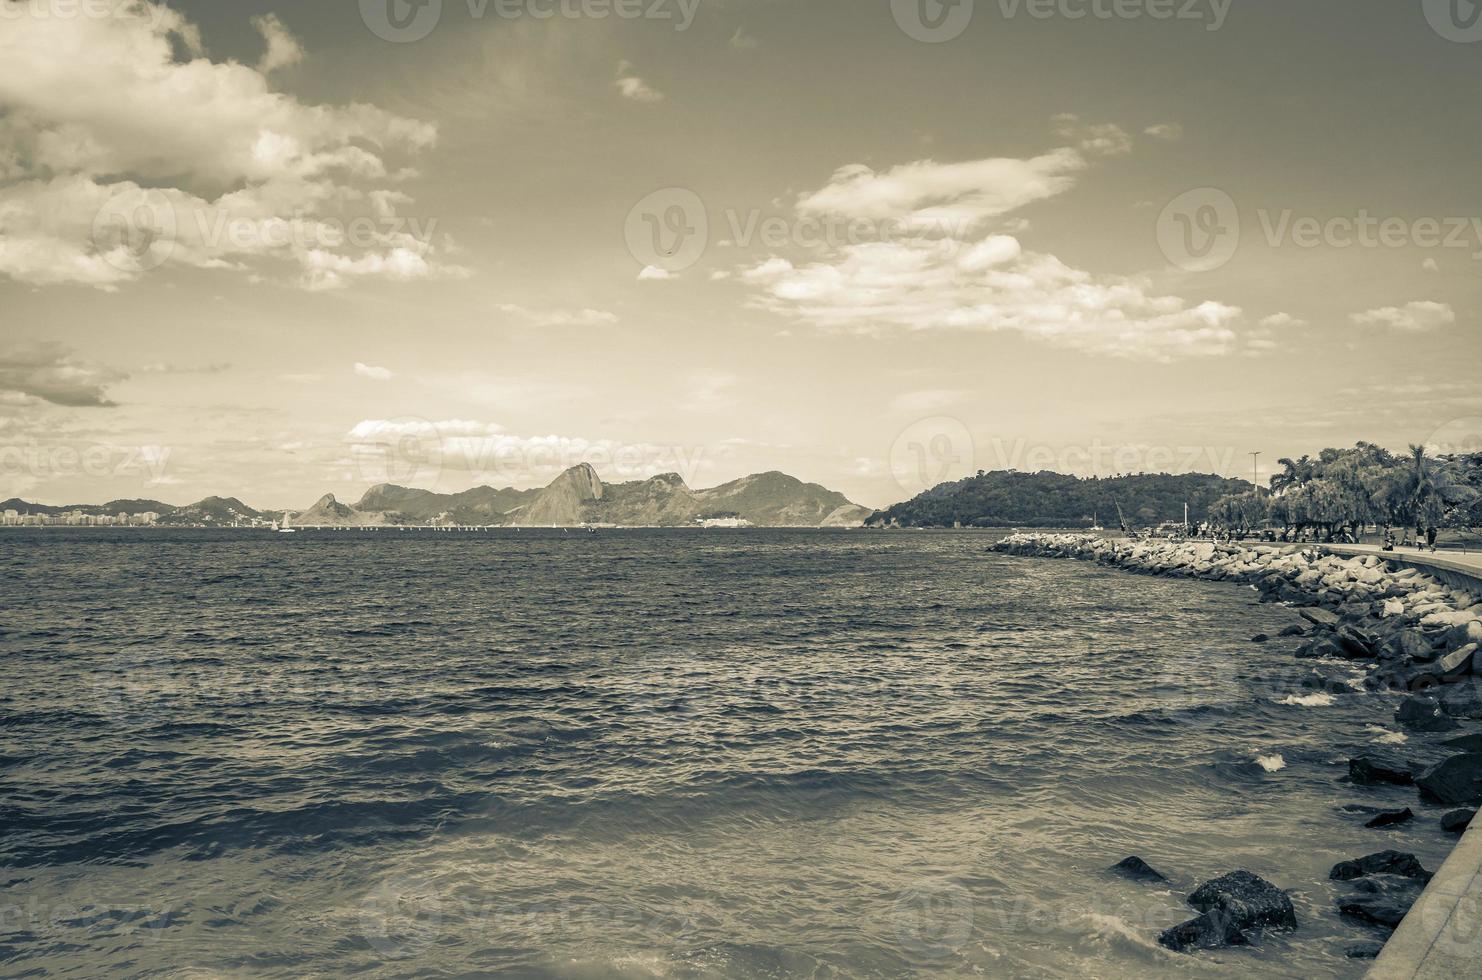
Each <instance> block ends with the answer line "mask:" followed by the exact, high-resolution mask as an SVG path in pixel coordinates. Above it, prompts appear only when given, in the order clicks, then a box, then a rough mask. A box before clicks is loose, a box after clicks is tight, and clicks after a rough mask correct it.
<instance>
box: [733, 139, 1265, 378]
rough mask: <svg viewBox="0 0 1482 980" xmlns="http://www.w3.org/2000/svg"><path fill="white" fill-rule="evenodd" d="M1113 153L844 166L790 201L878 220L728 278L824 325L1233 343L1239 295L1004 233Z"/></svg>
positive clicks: (1119, 345)
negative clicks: (1174, 283)
mask: <svg viewBox="0 0 1482 980" xmlns="http://www.w3.org/2000/svg"><path fill="white" fill-rule="evenodd" d="M1056 124H1057V126H1059V127H1060V128H1061V129H1062V130H1063V131H1064V132H1065V133H1068V134H1070V135H1073V136H1074V135H1084V134H1085V133H1086V132H1087V131H1086V130H1085V128H1084V127H1081V126H1080V125H1079V122H1078V121H1076V120H1073V119H1069V118H1062V119H1057V120H1056ZM1094 138H1097V139H1100V138H1109V137H1107V134H1106V133H1105V132H1103V133H1102V134H1101V135H1100V136H1098V137H1094ZM1112 142H1113V144H1115V146H1120V141H1119V140H1116V139H1113V140H1112ZM1112 152H1121V151H1120V149H1115V148H1114V147H1113V146H1111V145H1109V146H1108V147H1106V148H1098V149H1096V150H1095V151H1090V150H1086V151H1083V150H1082V148H1080V147H1079V146H1077V147H1065V148H1062V149H1058V150H1054V151H1051V152H1049V153H1045V154H1042V155H1040V156H1037V157H1033V158H1030V159H1005V158H994V159H985V160H975V161H967V162H961V163H937V162H934V161H918V162H916V163H911V164H906V165H903V166H899V167H895V168H893V169H891V170H888V171H884V172H876V171H874V170H872V169H871V168H869V167H865V166H863V165H859V164H855V165H851V166H848V167H844V168H842V169H840V170H839V171H837V172H836V173H835V174H834V176H833V178H832V179H831V180H830V181H829V183H828V184H827V185H826V186H825V187H823V188H822V189H820V190H818V191H814V192H811V193H805V194H803V195H801V196H800V198H799V199H798V203H797V210H798V211H799V212H800V214H802V215H805V216H815V215H820V214H822V215H824V216H827V217H829V218H832V219H838V220H840V221H843V222H849V223H851V224H850V227H855V225H854V224H852V223H853V222H863V223H864V224H865V225H866V226H872V227H874V228H875V229H876V230H877V231H880V232H882V233H881V234H878V235H876V236H875V237H874V238H873V239H871V238H868V237H866V238H863V239H859V240H850V241H849V242H848V243H847V244H838V245H835V244H823V245H820V246H819V247H817V248H815V249H811V250H809V252H808V254H807V255H805V256H802V257H795V258H789V257H786V256H783V255H771V256H768V257H767V258H765V259H764V260H761V261H759V262H757V263H755V264H753V265H752V266H750V267H748V268H744V269H742V270H741V271H740V279H741V280H742V281H743V282H745V283H747V284H749V285H751V286H753V287H754V288H756V289H757V290H758V294H757V296H756V298H755V299H754V301H753V302H754V304H755V305H758V306H760V307H762V308H764V309H769V310H771V311H773V312H776V313H779V314H783V315H788V316H793V317H796V318H799V319H801V320H804V321H806V322H809V323H812V324H814V325H815V326H818V327H821V328H824V329H830V330H839V331H852V332H880V331H885V330H905V331H925V330H976V331H1010V332H1016V333H1021V334H1026V335H1029V336H1033V337H1036V338H1039V339H1041V340H1043V341H1045V342H1048V343H1051V344H1055V345H1057V346H1062V347H1067V348H1073V349H1077V350H1081V351H1086V352H1091V353H1097V354H1107V355H1113V356H1122V357H1133V358H1143V359H1152V360H1161V361H1168V360H1173V359H1176V358H1180V357H1189V356H1208V355H1218V354H1223V353H1227V352H1229V351H1231V350H1234V349H1236V348H1237V347H1238V334H1237V331H1236V328H1237V326H1239V325H1240V323H1241V319H1242V314H1241V310H1240V309H1239V308H1238V307H1235V306H1231V305H1227V304H1225V303H1221V302H1218V301H1216V300H1208V301H1205V302H1201V303H1189V302H1186V301H1185V300H1183V299H1181V298H1179V297H1177V296H1171V295H1166V294H1164V293H1163V292H1161V291H1159V290H1158V289H1157V288H1156V287H1155V286H1154V284H1153V281H1152V280H1151V278H1150V277H1148V276H1142V275H1130V276H1129V275H1113V274H1097V273H1094V272H1090V271H1086V270H1082V269H1077V268H1074V267H1071V266H1069V265H1067V264H1066V263H1064V262H1062V261H1061V260H1060V259H1059V258H1057V257H1056V256H1054V255H1051V254H1047V253H1043V252H1038V251H1034V250H1032V249H1030V248H1028V247H1026V246H1025V245H1024V243H1023V242H1021V241H1020V239H1019V238H1018V237H1017V233H1020V232H1022V229H1023V226H1022V224H1021V223H1019V222H1018V220H1017V216H1013V215H1011V214H1010V212H1013V211H1015V210H1017V209H1019V208H1022V207H1024V206H1026V205H1028V204H1031V203H1035V202H1039V201H1043V200H1046V199H1049V198H1053V197H1055V196H1057V195H1059V194H1061V193H1063V192H1064V191H1066V190H1067V189H1068V188H1070V187H1071V186H1072V185H1073V183H1074V181H1075V180H1076V179H1077V176H1078V175H1079V174H1080V173H1081V172H1082V171H1084V170H1085V169H1086V168H1087V167H1088V165H1089V164H1088V162H1087V153H1094V154H1100V155H1110V154H1111V153H1112ZM901 230H905V231H906V232H907V233H906V234H900V233H898V232H899V231H901ZM1011 230H1012V231H1013V232H1015V234H1009V233H1007V232H1009V231H1011Z"/></svg>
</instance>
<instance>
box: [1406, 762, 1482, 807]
mask: <svg viewBox="0 0 1482 980" xmlns="http://www.w3.org/2000/svg"><path fill="white" fill-rule="evenodd" d="M1415 785H1417V786H1419V787H1420V792H1421V795H1422V796H1425V797H1426V798H1428V799H1432V800H1435V801H1436V802H1438V803H1445V804H1448V805H1450V806H1460V805H1462V804H1465V803H1473V804H1475V803H1482V753H1479V752H1463V753H1461V754H1460V755H1453V756H1451V757H1450V758H1448V759H1443V760H1441V761H1440V762H1438V763H1436V764H1435V765H1433V766H1431V767H1430V768H1428V769H1426V770H1425V771H1424V772H1422V773H1420V775H1418V776H1416V777H1415Z"/></svg>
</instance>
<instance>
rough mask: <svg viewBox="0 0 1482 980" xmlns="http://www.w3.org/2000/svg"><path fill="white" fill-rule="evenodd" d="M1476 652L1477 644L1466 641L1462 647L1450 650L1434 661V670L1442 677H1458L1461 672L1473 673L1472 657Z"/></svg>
mask: <svg viewBox="0 0 1482 980" xmlns="http://www.w3.org/2000/svg"><path fill="white" fill-rule="evenodd" d="M1476 653H1477V644H1475V643H1468V644H1467V645H1466V646H1464V647H1460V648H1459V649H1456V650H1452V651H1451V652H1450V653H1448V654H1446V656H1444V657H1442V658H1441V659H1440V660H1437V661H1436V671H1437V672H1438V673H1440V675H1441V676H1442V677H1460V676H1461V675H1463V674H1470V673H1473V669H1472V662H1473V657H1474V656H1475V655H1476Z"/></svg>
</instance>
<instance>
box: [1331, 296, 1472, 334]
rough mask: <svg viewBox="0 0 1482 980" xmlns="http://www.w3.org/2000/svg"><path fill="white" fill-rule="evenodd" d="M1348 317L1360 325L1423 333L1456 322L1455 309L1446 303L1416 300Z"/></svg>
mask: <svg viewBox="0 0 1482 980" xmlns="http://www.w3.org/2000/svg"><path fill="white" fill-rule="evenodd" d="M1350 319H1352V320H1353V322H1354V323H1356V324H1358V325H1360V326H1381V327H1389V328H1391V329H1393V330H1399V331H1402V332H1404V333H1424V332H1426V331H1429V330H1438V329H1440V328H1441V327H1445V326H1450V325H1451V324H1453V323H1455V322H1456V311H1455V310H1453V309H1452V308H1451V306H1450V305H1449V304H1447V303H1435V302H1431V301H1429V300H1417V301H1416V302H1413V303H1406V304H1405V305H1404V306H1386V307H1382V308H1380V309H1377V310H1369V311H1368V312H1366V313H1355V314H1353V316H1352V317H1350Z"/></svg>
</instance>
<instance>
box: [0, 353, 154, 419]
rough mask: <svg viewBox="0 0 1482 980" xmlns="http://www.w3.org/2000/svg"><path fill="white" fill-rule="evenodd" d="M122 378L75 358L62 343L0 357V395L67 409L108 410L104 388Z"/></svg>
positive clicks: (111, 371) (115, 373)
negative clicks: (100, 408) (48, 403)
mask: <svg viewBox="0 0 1482 980" xmlns="http://www.w3.org/2000/svg"><path fill="white" fill-rule="evenodd" d="M124 377H125V376H124V375H123V374H121V373H119V372H118V371H114V370H112V369H109V368H103V367H98V366H96V365H92V364H88V363H86V362H83V361H80V360H78V359H77V358H75V357H74V356H73V354H72V352H71V351H70V350H69V349H68V348H67V347H65V346H63V345H62V344H58V343H51V342H48V343H40V344H31V345H26V346H21V347H18V348H14V349H12V350H9V351H7V352H6V353H4V354H0V393H3V394H5V395H8V396H10V397H9V398H8V399H7V400H18V401H21V402H25V401H30V400H33V399H38V400H40V401H44V402H50V403H52V404H53V405H66V406H70V407H87V408H98V407H111V406H112V405H113V404H114V403H113V402H112V401H110V400H109V398H108V395H107V389H108V386H109V385H111V384H113V383H114V382H116V381H121V380H123V378H124Z"/></svg>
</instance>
